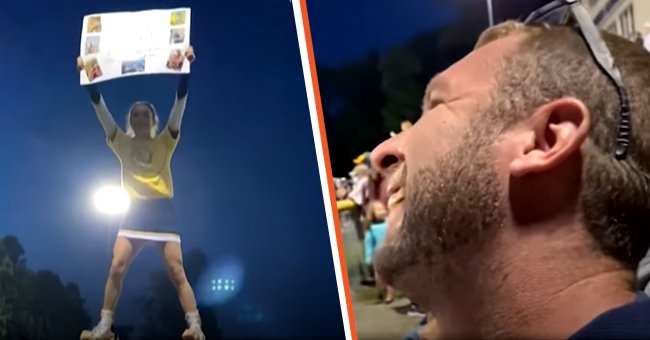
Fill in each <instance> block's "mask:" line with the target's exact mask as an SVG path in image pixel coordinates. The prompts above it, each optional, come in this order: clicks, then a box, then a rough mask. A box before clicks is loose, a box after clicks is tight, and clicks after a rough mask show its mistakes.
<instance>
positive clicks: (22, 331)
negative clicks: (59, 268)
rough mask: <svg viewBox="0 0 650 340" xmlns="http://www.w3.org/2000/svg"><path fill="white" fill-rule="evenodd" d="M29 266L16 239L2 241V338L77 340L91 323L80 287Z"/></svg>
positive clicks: (0, 261) (0, 314) (0, 275)
mask: <svg viewBox="0 0 650 340" xmlns="http://www.w3.org/2000/svg"><path fill="white" fill-rule="evenodd" d="M25 263H26V261H25V258H24V249H23V247H22V246H21V244H20V242H19V241H18V239H17V238H16V237H14V236H5V237H3V238H2V239H0V338H1V339H17V340H19V339H36V340H39V339H74V338H77V337H78V336H79V330H80V329H84V328H87V327H88V326H89V325H90V322H91V318H90V316H89V315H88V313H87V312H86V311H85V310H84V308H83V304H84V300H83V299H82V298H81V295H80V293H79V287H78V286H77V285H76V284H74V283H68V284H67V285H66V284H64V283H63V282H62V281H61V279H60V278H59V276H58V275H57V274H55V273H53V272H51V271H37V272H34V271H32V270H30V269H29V268H27V266H26V265H25Z"/></svg>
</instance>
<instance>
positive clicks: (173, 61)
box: [167, 50, 185, 71]
mask: <svg viewBox="0 0 650 340" xmlns="http://www.w3.org/2000/svg"><path fill="white" fill-rule="evenodd" d="M184 62H185V55H184V54H183V51H181V50H173V51H172V52H171V53H170V54H169V59H167V68H168V69H170V70H175V71H180V69H181V68H183V63H184Z"/></svg>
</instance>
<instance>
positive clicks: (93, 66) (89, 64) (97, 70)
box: [84, 58, 104, 82]
mask: <svg viewBox="0 0 650 340" xmlns="http://www.w3.org/2000/svg"><path fill="white" fill-rule="evenodd" d="M84 71H85V72H86V76H87V77H88V81H91V82H92V81H93V80H95V79H97V78H99V77H101V76H102V75H104V74H103V72H102V68H101V67H100V66H99V62H98V61H97V58H90V59H88V60H86V61H85V64H84Z"/></svg>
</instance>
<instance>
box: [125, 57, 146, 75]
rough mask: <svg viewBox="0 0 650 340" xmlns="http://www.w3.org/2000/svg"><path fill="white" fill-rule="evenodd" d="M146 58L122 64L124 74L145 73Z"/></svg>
mask: <svg viewBox="0 0 650 340" xmlns="http://www.w3.org/2000/svg"><path fill="white" fill-rule="evenodd" d="M144 65H145V61H144V57H143V58H139V59H135V60H128V61H123V62H122V74H130V73H137V72H144Z"/></svg>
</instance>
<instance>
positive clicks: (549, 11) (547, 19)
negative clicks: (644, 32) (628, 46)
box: [524, 0, 631, 160]
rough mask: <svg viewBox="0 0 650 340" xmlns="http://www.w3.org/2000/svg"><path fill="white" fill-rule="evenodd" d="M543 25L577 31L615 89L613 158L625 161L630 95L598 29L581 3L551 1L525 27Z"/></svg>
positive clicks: (628, 133)
mask: <svg viewBox="0 0 650 340" xmlns="http://www.w3.org/2000/svg"><path fill="white" fill-rule="evenodd" d="M543 23H545V24H549V25H555V26H558V25H563V26H572V27H576V28H577V31H578V32H579V33H580V36H581V37H582V38H583V39H584V41H585V43H586V45H587V47H588V49H589V52H590V53H591V56H592V57H593V59H594V61H595V62H596V64H597V65H598V67H599V68H600V70H601V71H602V72H603V74H604V75H605V76H606V77H607V78H609V80H610V81H611V82H612V84H613V85H614V87H615V88H616V92H617V93H618V97H619V107H620V111H619V122H618V129H617V132H616V133H617V136H616V146H615V149H614V156H615V157H616V159H617V160H625V159H626V158H627V152H628V147H629V145H630V129H631V126H630V125H631V124H630V104H629V98H628V92H627V89H626V88H625V85H623V80H622V79H621V73H620V72H619V70H618V68H617V67H616V65H615V63H614V58H613V57H612V54H611V52H610V51H609V48H608V47H607V45H606V44H605V41H604V40H603V38H602V36H601V35H600V32H599V31H598V28H597V27H596V25H595V24H594V22H593V20H592V19H591V17H590V16H589V13H588V12H587V10H586V9H585V8H584V6H582V2H581V1H580V0H555V1H551V2H549V3H548V4H546V5H544V6H542V7H540V8H539V9H537V10H535V11H533V12H532V13H531V14H530V15H529V16H528V17H527V18H526V20H525V21H524V24H543Z"/></svg>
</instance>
